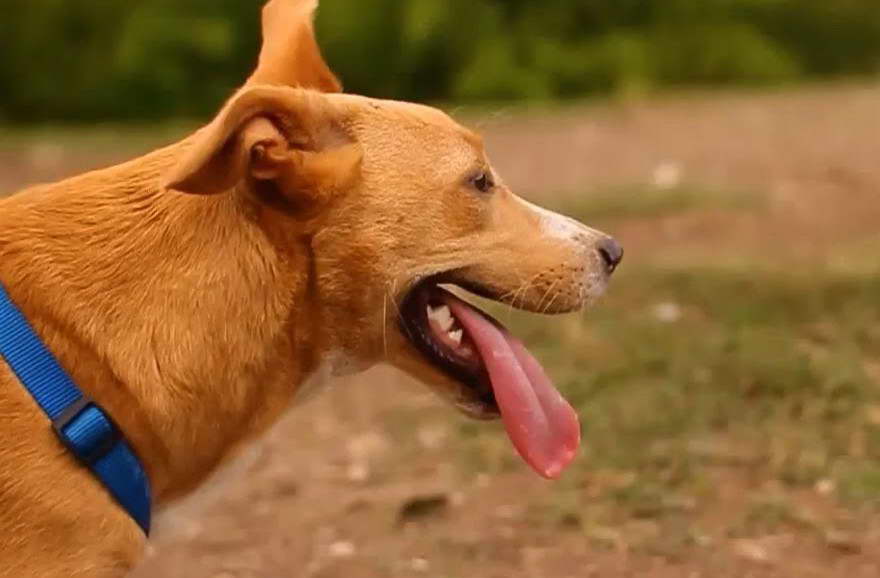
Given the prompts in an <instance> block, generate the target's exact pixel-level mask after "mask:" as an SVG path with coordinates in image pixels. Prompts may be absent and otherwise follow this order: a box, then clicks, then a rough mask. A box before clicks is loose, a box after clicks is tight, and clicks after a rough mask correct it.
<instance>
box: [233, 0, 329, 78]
mask: <svg viewBox="0 0 880 578" xmlns="http://www.w3.org/2000/svg"><path fill="white" fill-rule="evenodd" d="M317 7H318V0H270V1H269V2H268V3H267V4H266V6H265V7H264V8H263V49H262V51H261V52H260V60H259V65H258V66H257V70H256V72H254V74H253V75H252V76H251V78H250V80H248V83H247V84H248V85H249V86H252V85H258V84H277V85H282V86H298V87H303V88H311V89H314V90H319V91H321V92H342V85H341V84H340V83H339V80H338V79H337V78H336V76H335V75H334V74H333V72H332V71H331V70H330V67H329V66H327V63H326V62H325V61H324V58H323V56H322V55H321V49H320V48H319V47H318V41H317V40H316V39H315V27H314V14H315V10H316V9H317Z"/></svg>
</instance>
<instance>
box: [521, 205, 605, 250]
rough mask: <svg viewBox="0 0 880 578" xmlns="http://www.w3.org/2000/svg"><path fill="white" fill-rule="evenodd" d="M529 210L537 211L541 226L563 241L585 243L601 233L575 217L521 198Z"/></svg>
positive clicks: (548, 234) (549, 233)
mask: <svg viewBox="0 0 880 578" xmlns="http://www.w3.org/2000/svg"><path fill="white" fill-rule="evenodd" d="M519 200H520V202H521V203H523V204H524V205H525V206H526V207H527V208H528V209H529V210H531V211H532V212H534V213H536V214H537V215H538V216H539V217H540V219H541V228H542V230H543V231H544V234H546V235H547V236H549V237H555V238H557V239H561V240H563V241H577V242H578V243H579V244H583V241H584V240H587V239H590V240H593V239H598V238H599V237H601V236H602V234H601V233H599V232H598V231H595V230H593V229H590V228H589V227H587V226H585V225H582V224H581V223H578V222H577V221H575V220H574V219H571V218H569V217H566V216H564V215H560V214H559V213H554V212H553V211H548V210H547V209H545V208H543V207H539V206H538V205H535V204H532V203H530V202H528V201H526V200H525V199H519Z"/></svg>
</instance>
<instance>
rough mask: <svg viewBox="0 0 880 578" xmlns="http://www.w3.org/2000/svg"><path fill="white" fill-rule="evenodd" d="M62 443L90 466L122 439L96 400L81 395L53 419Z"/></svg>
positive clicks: (54, 427)
mask: <svg viewBox="0 0 880 578" xmlns="http://www.w3.org/2000/svg"><path fill="white" fill-rule="evenodd" d="M52 428H53V429H54V430H55V433H56V434H57V435H58V439H60V440H61V443H63V444H64V446H65V447H66V448H67V449H68V450H70V451H71V452H72V453H73V455H74V456H76V458H77V459H78V460H79V461H81V462H82V463H83V464H85V465H87V466H93V465H94V464H95V463H97V462H98V461H100V460H101V459H103V458H104V457H106V456H107V454H109V453H110V452H111V451H112V450H113V448H114V447H116V444H118V443H119V442H120V441H122V434H121V432H120V431H119V428H118V427H116V424H115V423H113V421H112V420H111V419H110V418H109V417H108V416H107V413H106V412H105V411H104V410H103V409H101V406H99V405H98V404H97V403H95V402H94V401H93V400H92V399H90V398H88V397H82V398H80V399H79V400H78V401H76V402H74V403H73V404H71V405H70V406H69V407H68V408H67V409H65V410H64V411H63V412H61V415H59V416H58V417H57V418H56V419H55V420H53V421H52Z"/></svg>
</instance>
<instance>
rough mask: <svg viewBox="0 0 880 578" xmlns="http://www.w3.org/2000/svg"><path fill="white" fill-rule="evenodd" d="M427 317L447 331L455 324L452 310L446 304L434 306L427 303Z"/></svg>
mask: <svg viewBox="0 0 880 578" xmlns="http://www.w3.org/2000/svg"><path fill="white" fill-rule="evenodd" d="M428 319H430V320H431V321H434V322H435V323H436V324H437V325H439V326H440V328H441V329H442V330H443V331H447V332H448V331H449V330H450V329H452V326H453V325H454V324H455V318H454V317H453V316H452V311H450V310H449V307H447V306H446V305H441V306H440V307H437V308H434V307H431V306H430V305H428Z"/></svg>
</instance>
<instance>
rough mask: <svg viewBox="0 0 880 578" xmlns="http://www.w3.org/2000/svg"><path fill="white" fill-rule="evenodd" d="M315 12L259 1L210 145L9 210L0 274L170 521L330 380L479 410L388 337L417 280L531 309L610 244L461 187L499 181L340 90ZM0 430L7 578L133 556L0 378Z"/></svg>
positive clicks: (108, 566)
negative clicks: (411, 387) (258, 33)
mask: <svg viewBox="0 0 880 578" xmlns="http://www.w3.org/2000/svg"><path fill="white" fill-rule="evenodd" d="M316 4H317V2H315V1H314V0H272V1H271V2H269V4H268V5H267V7H266V8H265V18H264V35H265V45H264V51H263V53H262V55H261V58H260V63H259V67H258V69H257V71H256V72H255V73H254V75H253V76H252V78H251V79H250V81H249V82H248V84H247V85H246V86H245V88H243V89H242V91H240V92H239V93H238V94H237V95H236V96H235V97H233V99H232V100H231V101H230V102H229V104H227V106H226V107H225V108H224V110H223V111H222V112H221V113H220V115H219V116H218V117H217V119H216V120H215V121H214V122H213V123H212V124H211V125H209V126H208V127H206V128H205V129H202V130H201V131H199V132H198V133H196V134H195V135H193V136H192V137H189V138H187V139H186V140H184V141H182V142H180V143H178V144H175V145H172V146H170V147H167V148H165V149H162V150H159V151H157V152H154V153H152V154H149V155H147V156H145V157H143V158H140V159H137V160H134V161H131V162H129V163H126V164H123V165H120V166H116V167H112V168H109V169H105V170H101V171H97V172H92V173H89V174H86V175H82V176H79V177H75V178H72V179H69V180H66V181H64V182H61V183H57V184H51V185H45V186H39V187H35V188H32V189H29V190H26V191H23V192H21V193H19V194H17V195H15V196H13V197H11V198H9V199H7V200H4V201H0V281H2V283H3V284H4V285H5V286H6V288H7V289H8V291H9V293H10V295H11V296H12V298H13V299H14V301H15V302H16V303H17V304H18V305H19V307H20V308H21V309H22V310H23V311H24V312H25V314H26V315H27V317H28V319H29V320H30V321H31V323H32V324H33V325H34V327H35V328H36V330H37V332H38V333H39V334H40V336H41V337H42V338H43V340H44V341H45V343H46V344H47V345H48V346H49V347H50V349H51V350H52V351H53V352H54V353H55V354H56V356H57V357H58V359H59V360H60V361H61V363H62V364H63V366H64V367H65V368H66V369H67V370H68V371H69V373H70V375H71V376H72V377H73V378H74V380H75V381H76V382H77V384H78V385H79V386H80V387H81V388H82V389H83V390H84V391H86V392H87V393H88V394H89V395H91V396H92V397H93V398H94V399H95V400H97V401H98V402H100V403H101V404H102V405H103V406H104V407H105V408H107V410H108V411H109V412H110V413H111V414H112V415H113V416H114V418H115V420H116V421H117V422H118V423H119V425H120V426H121V429H122V430H123V431H124V432H125V435H126V437H127V438H128V440H129V441H130V443H131V445H132V446H133V448H134V449H135V450H136V452H137V454H138V455H139V456H140V458H141V460H142V461H143V463H144V464H145V467H146V469H147V471H148V474H149V477H150V480H151V483H152V488H153V492H154V500H155V503H156V504H157V505H159V506H161V505H163V504H166V503H169V502H172V501H174V500H176V499H178V498H181V497H183V496H186V495H187V494H189V493H191V492H193V491H194V490H195V489H196V488H198V487H199V486H200V485H201V484H202V483H203V482H204V481H205V479H206V478H207V477H208V476H209V475H210V474H211V473H212V472H213V471H215V470H216V469H217V467H218V466H219V465H220V464H221V463H223V462H225V461H226V460H228V459H229V458H230V457H231V456H233V455H234V454H235V453H236V452H237V451H238V450H239V449H240V448H241V447H242V446H243V445H244V444H246V443H248V442H249V441H251V440H254V439H256V438H258V437H260V435H262V434H263V433H264V432H265V431H266V430H267V429H268V428H269V427H270V426H271V425H272V424H274V423H275V422H276V421H277V420H278V419H279V417H280V416H281V415H282V414H283V413H285V412H286V411H287V410H288V408H289V407H290V406H291V405H292V403H293V401H294V397H295V396H296V394H297V393H298V390H299V389H300V387H301V386H302V384H304V382H306V381H307V380H309V379H310V378H312V377H314V376H315V375H316V374H318V373H319V371H321V370H328V371H329V372H330V373H333V374H342V373H349V372H354V371H359V370H361V369H364V368H366V367H369V366H370V365H373V364H376V363H379V362H381V361H388V362H390V363H392V364H394V365H396V366H398V367H400V368H402V369H404V370H406V371H408V372H410V373H412V374H413V375H415V376H416V377H418V378H419V379H421V380H422V381H424V382H426V383H429V384H431V386H432V387H433V388H435V389H436V390H437V391H438V392H440V393H441V394H443V395H445V396H446V397H448V398H450V399H451V400H452V401H453V402H454V403H457V404H458V405H459V406H460V407H461V408H462V409H463V410H465V411H471V410H472V408H470V407H469V405H468V403H467V400H466V399H465V397H464V396H463V392H462V388H461V386H460V385H459V384H458V383H456V382H455V381H453V380H452V379H451V378H449V377H447V376H445V375H444V374H442V373H441V372H439V371H437V370H436V369H434V368H433V367H432V366H431V365H430V364H428V363H426V362H425V361H424V360H423V359H422V358H421V357H420V356H419V354H418V352H417V351H415V349H414V348H413V347H412V346H411V345H410V344H409V343H408V342H407V341H406V339H405V338H404V336H403V335H402V334H401V332H400V331H399V330H398V329H397V325H396V317H395V307H396V306H397V304H398V303H399V301H400V299H401V298H402V296H403V295H405V291H406V290H407V289H409V288H410V287H412V286H413V284H415V283H416V282H417V281H418V280H420V279H422V278H424V277H425V276H427V275H431V274H434V273H437V272H440V271H447V270H453V269H454V270H457V271H459V272H460V274H461V275H463V276H466V277H467V278H468V279H470V280H472V281H473V282H475V283H480V284H481V285H483V286H487V287H493V288H496V289H497V290H498V292H499V294H503V295H504V298H505V299H506V301H508V302H510V303H512V304H514V305H516V306H519V307H522V308H525V309H529V310H533V311H540V312H563V311H570V310H574V309H577V308H580V307H583V306H584V305H585V304H586V303H587V302H588V301H589V300H590V299H591V298H592V297H594V296H595V295H596V294H598V293H600V292H601V290H602V289H603V288H604V284H605V277H606V275H605V274H604V273H603V272H602V264H601V260H600V258H599V257H598V256H597V255H596V244H597V243H598V242H599V241H600V240H602V239H604V236H602V235H601V234H599V233H597V232H595V231H592V230H590V229H587V228H585V227H583V226H581V225H578V224H576V223H574V222H572V221H569V220H566V219H564V218H562V217H559V216H558V215H553V214H551V213H548V212H543V211H541V210H539V209H537V208H536V207H533V206H531V205H528V204H527V203H525V202H524V201H521V200H519V199H518V198H516V197H515V196H514V195H513V194H512V193H511V192H510V191H509V190H507V188H506V187H504V186H503V185H502V184H499V185H498V186H497V187H496V190H495V192H494V193H493V194H492V195H491V196H484V195H481V194H480V193H479V192H477V191H474V190H472V189H471V188H470V185H469V180H468V178H469V175H471V174H473V173H474V171H479V170H490V169H489V168H488V167H489V164H488V161H487V159H486V157H485V154H484V152H483V150H482V143H481V140H480V139H479V138H478V137H476V136H475V135H473V133H471V132H470V131H468V130H466V129H464V128H462V127H460V126H459V125H458V124H456V123H455V122H454V121H452V120H451V119H450V118H449V117H447V116H446V115H444V114H443V113H441V112H439V111H436V110H434V109H429V108H427V107H421V106H418V105H412V104H406V103H396V102H381V101H374V100H371V99H368V98H363V97H356V96H349V95H342V94H332V93H336V92H338V91H339V90H340V85H339V83H338V81H337V80H336V78H335V76H334V75H333V73H332V72H331V71H330V70H329V68H328V67H327V66H326V64H325V63H324V61H323V59H322V58H321V55H320V51H319V49H318V47H317V43H316V41H315V39H314V35H313V32H312V12H313V10H314V8H315V5H316ZM548 287H549V289H548ZM328 368H329V369H328ZM0 435H2V437H3V439H4V443H3V444H0V575H3V576H15V577H25V576H37V577H65V578H75V577H85V576H88V577H97V578H103V577H107V578H111V577H119V576H124V575H125V574H126V573H127V572H128V571H129V570H130V569H131V568H133V567H134V566H135V565H136V564H137V562H138V560H139V559H140V557H141V555H142V551H143V548H144V545H145V538H144V536H143V535H142V534H141V532H140V530H139V529H138V527H137V526H136V525H135V524H134V522H133V521H132V520H131V519H130V518H129V517H128V515H127V514H126V513H125V512H124V511H123V510H122V509H121V508H120V507H118V506H117V505H116V504H115V503H114V502H113V500H112V499H111V498H110V497H109V495H108V494H107V493H106V492H105V491H104V490H103V488H102V487H101V486H100V484H99V483H98V482H97V481H96V480H95V479H94V478H93V477H92V476H91V475H90V474H89V473H88V472H87V471H85V470H84V469H83V468H81V467H80V466H78V465H77V464H76V463H75V461H74V460H73V458H72V457H70V456H69V455H68V454H67V453H66V452H65V450H64V449H63V448H62V447H61V445H60V444H59V443H58V441H57V440H56V439H55V437H54V436H53V434H52V433H51V430H50V428H49V427H48V422H47V420H46V418H45V416H44V415H43V414H42V413H41V411H40V410H39V409H38V407H37V406H36V404H35V403H34V402H33V400H32V399H31V398H30V396H29V395H28V393H26V391H25V390H24V389H23V388H22V386H21V384H20V383H19V382H18V381H17V379H16V378H15V377H14V376H13V374H12V373H11V372H10V371H9V370H8V368H7V367H6V366H5V365H3V364H0Z"/></svg>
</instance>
